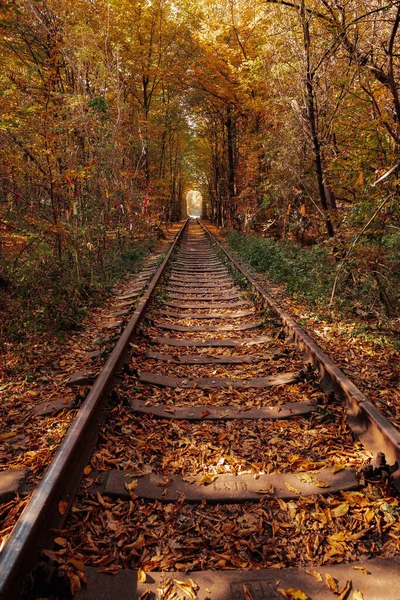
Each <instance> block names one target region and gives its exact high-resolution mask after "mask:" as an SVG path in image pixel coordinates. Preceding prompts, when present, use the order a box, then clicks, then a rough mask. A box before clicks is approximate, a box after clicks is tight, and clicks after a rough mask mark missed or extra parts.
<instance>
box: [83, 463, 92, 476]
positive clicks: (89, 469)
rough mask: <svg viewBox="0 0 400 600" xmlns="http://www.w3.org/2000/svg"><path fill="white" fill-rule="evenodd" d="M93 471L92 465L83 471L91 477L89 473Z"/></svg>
mask: <svg viewBox="0 0 400 600" xmlns="http://www.w3.org/2000/svg"><path fill="white" fill-rule="evenodd" d="M91 471H92V467H91V466H90V465H86V467H85V468H84V469H83V472H84V474H85V475H89V473H90V472H91Z"/></svg>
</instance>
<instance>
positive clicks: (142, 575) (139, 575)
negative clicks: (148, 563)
mask: <svg viewBox="0 0 400 600" xmlns="http://www.w3.org/2000/svg"><path fill="white" fill-rule="evenodd" d="M137 578H138V581H139V582H140V583H146V579H147V577H146V573H145V572H144V571H143V569H138V572H137Z"/></svg>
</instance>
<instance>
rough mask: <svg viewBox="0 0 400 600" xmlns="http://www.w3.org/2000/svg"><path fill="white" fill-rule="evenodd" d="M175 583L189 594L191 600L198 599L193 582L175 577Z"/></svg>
mask: <svg viewBox="0 0 400 600" xmlns="http://www.w3.org/2000/svg"><path fill="white" fill-rule="evenodd" d="M174 583H175V585H176V586H177V587H178V588H179V589H180V590H182V592H184V593H185V594H186V595H187V596H189V598H190V600H196V598H197V594H196V592H195V590H194V589H193V587H194V586H193V583H191V582H187V581H178V580H177V579H174Z"/></svg>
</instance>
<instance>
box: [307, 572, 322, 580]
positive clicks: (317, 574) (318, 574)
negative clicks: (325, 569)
mask: <svg viewBox="0 0 400 600" xmlns="http://www.w3.org/2000/svg"><path fill="white" fill-rule="evenodd" d="M306 573H307V575H311V577H314V579H316V580H317V581H319V582H320V583H321V582H322V581H323V579H322V575H321V573H318V571H306Z"/></svg>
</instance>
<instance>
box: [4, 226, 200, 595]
mask: <svg viewBox="0 0 400 600" xmlns="http://www.w3.org/2000/svg"><path fill="white" fill-rule="evenodd" d="M188 221H189V219H186V221H185V223H184V224H183V226H182V227H181V229H180V230H179V231H178V233H177V234H176V236H175V238H174V241H173V242H172V244H171V247H170V249H169V251H168V253H167V255H166V257H165V259H164V260H163V262H162V264H161V265H160V267H159V268H158V270H157V271H156V273H155V275H154V277H153V279H152V280H151V282H150V284H149V286H148V287H147V289H146V291H145V293H144V295H143V296H142V298H141V300H140V302H139V304H138V306H137V307H136V309H135V312H134V313H133V315H132V317H131V318H130V320H129V322H128V324H127V326H126V327H125V329H124V331H123V332H122V335H121V337H120V338H119V340H118V341H117V343H116V345H115V347H114V349H113V350H112V352H111V354H110V356H109V357H108V359H107V361H106V363H105V364H104V367H103V369H102V370H101V372H100V374H99V375H98V377H97V379H96V380H95V382H94V384H93V386H92V388H91V390H90V392H89V394H88V396H87V398H86V399H85V401H84V403H83V404H82V406H81V408H80V409H79V411H78V414H77V415H76V417H75V419H74V420H73V421H72V423H71V425H70V427H69V429H68V431H67V433H66V435H65V437H64V439H63V441H62V442H61V444H60V446H59V448H58V450H57V452H56V454H55V456H54V458H53V460H52V461H51V463H50V465H49V466H48V468H47V470H46V472H45V474H44V476H43V477H42V479H41V481H40V483H39V484H38V486H37V488H36V489H35V491H34V493H33V495H32V497H31V499H30V500H29V502H28V504H27V505H26V507H25V509H24V511H23V512H22V514H21V516H20V517H19V519H18V522H17V524H16V525H15V527H14V529H13V530H12V532H11V535H10V537H9V539H8V540H7V542H6V544H5V547H4V549H3V551H2V552H1V553H0V599H1V600H12V599H14V598H15V599H17V598H21V597H23V596H22V595H21V589H22V585H23V580H24V576H25V575H26V574H27V572H28V571H29V570H30V569H31V568H32V566H33V565H34V564H35V562H36V561H37V558H38V554H39V552H40V549H41V548H43V546H45V545H46V543H48V542H49V541H51V538H52V535H51V529H53V528H60V526H61V525H62V523H63V521H64V520H65V518H66V516H67V513H68V508H69V506H70V505H71V502H72V501H73V498H74V496H75V493H76V490H77V488H78V486H79V482H80V479H81V477H82V471H83V468H84V467H85V465H86V464H87V461H88V460H89V458H90V456H91V454H92V452H93V450H94V447H95V444H96V441H97V436H98V430H99V421H100V418H101V413H102V409H103V404H104V400H105V398H106V395H107V392H109V390H110V387H111V384H112V379H113V376H114V375H115V374H116V373H117V371H118V369H119V367H120V366H121V365H122V363H123V361H124V357H125V354H126V351H127V349H128V346H129V342H130V340H131V338H132V336H133V334H134V333H135V330H136V328H137V326H138V324H139V323H140V321H141V319H142V318H143V316H144V313H145V311H146V309H147V306H148V304H149V301H150V298H151V296H152V294H153V292H154V290H155V287H156V285H157V284H158V282H159V280H160V278H161V277H162V275H163V273H164V271H165V269H166V267H167V265H168V262H169V259H170V257H171V255H172V253H173V251H174V249H175V247H176V244H177V243H178V241H179V240H180V238H181V237H182V235H183V232H184V230H185V228H186V226H187V223H188ZM60 501H62V502H63V503H64V502H66V503H68V506H67V505H66V504H62V505H61V506H60V505H59V502H60Z"/></svg>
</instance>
